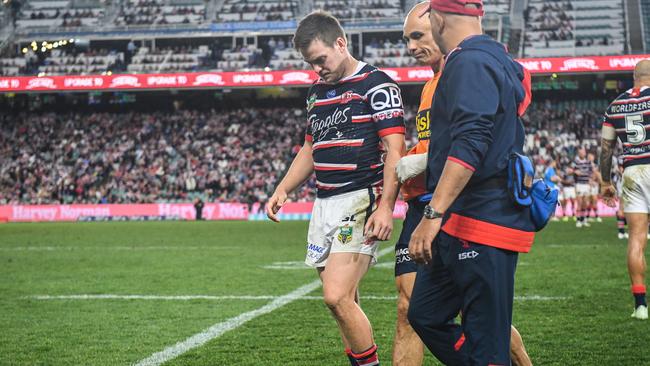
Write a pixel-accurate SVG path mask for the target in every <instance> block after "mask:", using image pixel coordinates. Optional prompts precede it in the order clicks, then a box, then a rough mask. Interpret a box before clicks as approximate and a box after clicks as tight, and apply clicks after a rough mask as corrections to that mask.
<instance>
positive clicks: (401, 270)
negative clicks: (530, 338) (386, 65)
mask: <svg viewBox="0 0 650 366" xmlns="http://www.w3.org/2000/svg"><path fill="white" fill-rule="evenodd" d="M428 6H429V2H422V3H419V4H416V5H415V6H414V7H413V8H412V9H411V11H410V12H409V13H408V14H407V16H406V20H405V21H404V33H403V36H404V42H405V43H406V46H407V49H408V52H409V54H410V55H411V56H412V57H413V58H414V59H415V60H416V62H417V63H418V64H419V65H422V66H429V67H431V69H432V70H433V73H434V75H433V78H432V79H430V80H429V81H427V83H426V84H425V85H424V88H423V89H422V95H421V97H420V107H419V109H418V113H417V115H416V120H415V127H416V130H417V134H418V143H417V144H416V145H415V146H413V147H412V148H411V149H410V150H409V151H408V152H407V156H405V157H403V158H402V159H401V160H400V162H399V164H398V167H397V175H398V178H399V180H400V182H402V189H401V192H402V197H403V198H404V200H405V201H407V203H408V211H407V212H406V218H405V219H404V224H403V226H402V232H401V234H400V236H399V239H398V241H397V243H396V244H395V285H396V287H397V291H398V299H397V323H396V329H395V339H394V342H393V365H395V366H420V365H422V360H423V357H424V345H423V344H422V341H421V340H420V338H419V337H418V335H417V334H416V333H415V331H414V330H413V328H412V327H411V325H410V324H409V322H408V318H407V315H408V307H409V301H410V298H411V292H412V290H413V284H414V283H415V277H416V272H417V265H416V263H415V262H414V261H413V260H412V259H411V257H410V256H409V253H408V244H409V240H410V239H411V233H412V232H413V230H414V229H415V227H416V226H417V225H418V224H419V223H420V220H422V215H423V211H424V206H425V205H426V204H427V203H428V202H429V200H430V199H431V195H430V194H427V190H426V182H425V175H424V170H425V169H426V153H427V150H428V147H429V136H430V135H431V131H430V129H429V126H430V120H431V118H432V117H433V116H431V102H432V99H433V95H434V93H435V89H436V86H437V84H438V80H439V79H440V71H441V66H442V53H441V52H440V49H439V48H438V46H437V45H436V43H435V42H434V40H433V35H432V34H431V23H430V22H429V19H428V18H427V17H424V16H423V17H421V16H420V15H421V14H422V12H423V11H425V10H426V9H427V8H428ZM511 338H512V341H511V345H510V346H511V347H510V351H511V357H512V359H513V363H514V364H515V365H519V366H523V365H531V362H530V358H529V357H528V354H527V353H526V349H525V348H524V345H523V341H522V340H521V336H520V335H519V332H517V330H516V329H515V328H514V327H512V333H511Z"/></svg>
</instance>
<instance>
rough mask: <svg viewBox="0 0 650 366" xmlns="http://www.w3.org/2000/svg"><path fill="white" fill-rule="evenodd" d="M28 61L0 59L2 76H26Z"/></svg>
mask: <svg viewBox="0 0 650 366" xmlns="http://www.w3.org/2000/svg"><path fill="white" fill-rule="evenodd" d="M26 67H27V59H26V58H25V57H16V58H0V75H3V76H17V75H21V74H25V72H26Z"/></svg>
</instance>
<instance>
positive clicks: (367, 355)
mask: <svg viewBox="0 0 650 366" xmlns="http://www.w3.org/2000/svg"><path fill="white" fill-rule="evenodd" d="M350 354H351V356H352V359H354V360H355V361H356V365H358V366H379V357H377V345H376V344H375V345H373V346H372V347H370V348H368V349H367V350H365V351H363V352H361V353H354V352H353V351H350Z"/></svg>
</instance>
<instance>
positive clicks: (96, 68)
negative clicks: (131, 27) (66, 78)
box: [38, 50, 124, 75]
mask: <svg viewBox="0 0 650 366" xmlns="http://www.w3.org/2000/svg"><path fill="white" fill-rule="evenodd" d="M123 60H124V54H123V53H116V52H112V53H109V52H108V51H105V50H104V51H101V52H88V53H79V54H76V55H74V54H68V53H66V52H65V51H62V50H53V51H52V53H51V55H50V56H49V57H48V58H46V59H45V62H44V63H43V65H41V66H39V67H38V71H39V72H41V73H45V74H47V75H57V74H62V75H65V74H82V75H85V74H100V73H102V72H106V71H109V70H111V69H112V68H113V67H115V66H116V65H118V64H120V63H122V64H123V62H124V61H123Z"/></svg>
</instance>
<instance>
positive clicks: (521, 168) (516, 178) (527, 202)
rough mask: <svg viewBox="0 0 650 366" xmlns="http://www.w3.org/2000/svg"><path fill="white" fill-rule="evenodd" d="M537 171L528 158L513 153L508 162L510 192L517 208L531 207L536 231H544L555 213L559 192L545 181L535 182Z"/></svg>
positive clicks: (531, 216)
mask: <svg viewBox="0 0 650 366" xmlns="http://www.w3.org/2000/svg"><path fill="white" fill-rule="evenodd" d="M534 177H535V169H534V168H533V163H532V162H531V161H530V159H529V158H528V157H527V156H524V155H521V154H518V153H513V154H511V155H510V160H509V161H508V192H510V197H511V198H512V200H513V202H514V203H515V206H517V207H520V208H525V207H530V218H531V220H532V222H533V225H535V231H540V230H542V229H543V228H544V227H545V226H546V224H547V223H548V221H549V220H550V219H551V217H552V216H553V214H554V213H555V208H556V206H557V198H558V193H559V192H558V190H557V188H551V187H549V186H548V185H547V184H546V183H545V182H544V180H542V179H537V180H534Z"/></svg>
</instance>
